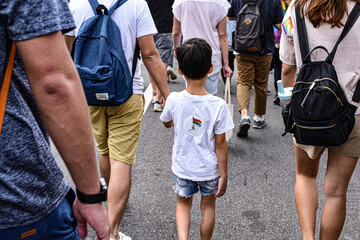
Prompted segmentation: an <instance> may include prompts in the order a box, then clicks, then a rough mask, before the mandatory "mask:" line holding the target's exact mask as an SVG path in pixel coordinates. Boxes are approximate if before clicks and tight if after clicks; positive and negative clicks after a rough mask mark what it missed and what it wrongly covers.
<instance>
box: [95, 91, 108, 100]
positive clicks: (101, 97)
mask: <svg viewBox="0 0 360 240" xmlns="http://www.w3.org/2000/svg"><path fill="white" fill-rule="evenodd" d="M95 95H96V99H97V100H102V101H107V100H109V94H107V93H96V94H95Z"/></svg>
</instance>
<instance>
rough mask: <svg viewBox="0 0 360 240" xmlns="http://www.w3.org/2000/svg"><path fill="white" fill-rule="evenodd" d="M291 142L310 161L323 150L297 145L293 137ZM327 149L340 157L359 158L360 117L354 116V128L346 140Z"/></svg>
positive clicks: (318, 147)
mask: <svg viewBox="0 0 360 240" xmlns="http://www.w3.org/2000/svg"><path fill="white" fill-rule="evenodd" d="M293 141H294V145H295V146H296V147H298V148H300V149H302V150H304V151H305V152H306V153H307V155H308V156H309V158H311V159H316V158H317V156H318V155H319V153H320V152H321V151H322V150H323V149H324V148H325V147H321V146H311V145H303V144H297V143H296V140H295V138H294V137H293ZM328 149H329V151H333V152H334V153H336V154H338V155H341V156H345V157H356V158H358V157H360V115H355V126H354V129H353V130H352V132H351V134H350V136H349V138H348V140H346V142H345V143H344V144H342V145H340V146H337V147H328Z"/></svg>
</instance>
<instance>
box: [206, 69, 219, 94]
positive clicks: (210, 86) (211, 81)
mask: <svg viewBox="0 0 360 240" xmlns="http://www.w3.org/2000/svg"><path fill="white" fill-rule="evenodd" d="M219 77H220V72H217V73H215V74H214V75H211V76H210V77H209V76H208V77H207V78H206V80H205V89H206V91H207V92H208V93H210V94H213V95H214V94H216V93H217V90H218V81H219Z"/></svg>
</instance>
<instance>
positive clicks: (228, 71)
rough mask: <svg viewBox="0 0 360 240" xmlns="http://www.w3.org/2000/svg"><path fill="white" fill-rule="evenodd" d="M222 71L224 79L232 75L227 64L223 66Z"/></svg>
mask: <svg viewBox="0 0 360 240" xmlns="http://www.w3.org/2000/svg"><path fill="white" fill-rule="evenodd" d="M223 71H224V76H225V77H231V76H232V74H233V71H232V70H231V68H230V67H229V65H227V64H224V66H223Z"/></svg>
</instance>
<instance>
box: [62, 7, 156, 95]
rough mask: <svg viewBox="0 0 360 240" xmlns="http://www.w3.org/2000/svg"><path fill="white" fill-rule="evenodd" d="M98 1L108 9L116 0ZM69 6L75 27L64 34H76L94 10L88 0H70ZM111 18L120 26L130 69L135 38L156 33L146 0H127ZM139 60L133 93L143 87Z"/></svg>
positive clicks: (137, 92) (140, 90) (138, 92)
mask: <svg viewBox="0 0 360 240" xmlns="http://www.w3.org/2000/svg"><path fill="white" fill-rule="evenodd" d="M98 2H99V4H103V5H105V7H106V8H108V9H110V7H111V6H113V5H114V4H115V3H116V2H117V0H98ZM69 7H70V10H71V13H72V15H73V17H74V20H75V24H76V28H75V29H74V30H72V31H70V32H68V33H66V35H68V36H76V34H77V33H78V31H79V28H80V26H81V24H82V23H83V22H84V21H85V20H86V19H88V18H90V17H93V16H94V11H93V10H92V8H91V5H90V3H89V1H88V0H72V1H70V3H69ZM112 19H113V20H114V21H115V23H116V24H117V25H118V27H119V28H120V33H121V42H122V46H123V50H124V53H125V57H126V60H127V62H128V65H129V70H130V71H131V69H132V64H133V58H134V51H135V45H136V38H139V37H143V36H146V35H150V34H151V35H152V34H155V33H157V30H156V26H155V23H154V20H153V19H152V16H151V13H150V10H149V7H148V5H147V2H146V1H144V0H128V1H127V2H125V3H124V4H123V5H121V6H120V7H119V8H117V9H116V10H115V11H114V13H113V15H112ZM140 62H141V61H140V60H139V61H138V62H137V67H136V72H135V75H134V80H133V91H134V94H142V93H143V88H144V84H143V83H144V80H143V78H142V77H141V67H140V64H141V63H140Z"/></svg>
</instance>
